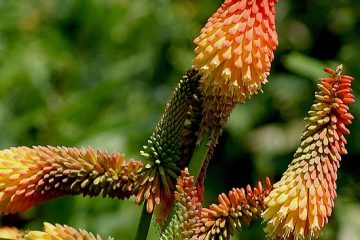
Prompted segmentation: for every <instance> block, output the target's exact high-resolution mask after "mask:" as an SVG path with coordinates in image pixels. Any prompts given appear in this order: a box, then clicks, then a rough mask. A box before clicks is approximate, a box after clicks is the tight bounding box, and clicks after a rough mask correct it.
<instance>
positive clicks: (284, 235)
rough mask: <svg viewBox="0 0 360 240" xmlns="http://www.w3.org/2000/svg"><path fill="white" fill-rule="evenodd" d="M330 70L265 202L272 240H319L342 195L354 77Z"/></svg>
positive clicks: (268, 233) (267, 228)
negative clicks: (343, 158) (343, 157)
mask: <svg viewBox="0 0 360 240" xmlns="http://www.w3.org/2000/svg"><path fill="white" fill-rule="evenodd" d="M341 71H342V66H341V65H340V66H339V67H338V68H337V69H336V71H333V70H331V69H325V72H326V73H328V74H330V75H331V76H330V77H327V78H322V79H321V82H320V83H319V84H318V89H319V91H318V92H317V93H316V94H315V99H316V100H315V102H314V104H313V105H312V106H311V110H310V111H309V117H307V118H306V119H305V120H306V122H307V125H306V126H305V130H304V132H303V135H302V138H301V144H300V146H299V148H298V149H297V151H296V153H295V155H294V160H293V161H292V162H291V163H290V165H289V167H288V169H287V170H286V172H285V173H284V175H283V177H282V178H281V180H280V181H279V182H277V183H276V184H274V189H273V190H272V191H271V193H270V195H269V196H268V197H267V198H266V199H265V203H266V205H267V206H268V208H267V210H266V211H265V212H264V213H263V218H264V220H265V221H267V226H266V228H265V232H266V233H267V236H268V237H269V238H270V239H298V240H303V239H306V238H307V237H308V236H312V237H317V236H318V235H319V233H320V231H321V230H322V229H323V227H324V225H325V224H326V223H327V222H328V217H329V216H330V215H331V212H332V208H333V207H334V198H335V197H336V183H335V180H336V178H337V169H338V168H339V166H340V160H341V155H343V154H346V153H347V151H346V149H345V144H346V139H345V137H344V135H346V134H349V130H348V129H347V128H346V125H348V124H350V123H351V121H352V119H353V116H352V115H351V113H349V107H348V106H347V105H348V104H351V103H353V102H354V96H353V95H352V89H351V82H352V80H353V78H352V77H350V76H346V75H341Z"/></svg>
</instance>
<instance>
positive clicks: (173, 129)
mask: <svg viewBox="0 0 360 240" xmlns="http://www.w3.org/2000/svg"><path fill="white" fill-rule="evenodd" d="M199 77H200V76H199V75H198V72H197V71H196V70H194V69H191V70H189V71H188V72H187V74H186V75H185V76H184V77H183V78H182V79H181V80H180V83H179V84H178V86H177V87H176V89H175V91H174V93H173V95H172V97H171V98H170V100H169V102H168V104H167V106H166V108H165V112H164V114H163V116H162V117H161V119H160V121H159V123H158V125H157V126H156V128H155V131H154V133H153V134H152V135H151V137H150V139H149V140H148V144H147V145H146V146H144V149H143V151H141V155H142V156H144V157H145V161H146V165H145V167H144V169H143V171H142V176H141V177H140V179H139V181H138V184H137V185H138V186H137V188H138V191H137V195H136V200H135V201H136V202H137V203H138V204H141V203H142V202H143V201H146V209H147V212H148V213H151V212H153V210H154V207H155V206H158V207H157V209H156V210H157V213H158V220H160V221H161V220H163V219H164V218H166V216H167V214H168V212H169V211H170V210H171V207H172V205H173V200H174V196H173V195H174V190H175V184H176V179H177V177H178V175H179V174H180V168H179V166H178V164H179V161H180V159H181V140H182V135H183V134H184V133H183V131H184V127H185V124H186V123H185V120H186V119H187V117H188V112H189V109H190V104H191V102H192V101H193V98H194V93H195V91H196V89H197V87H198V81H199Z"/></svg>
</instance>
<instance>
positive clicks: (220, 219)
mask: <svg viewBox="0 0 360 240" xmlns="http://www.w3.org/2000/svg"><path fill="white" fill-rule="evenodd" d="M265 182H266V188H263V187H262V184H261V182H258V185H257V187H255V188H251V187H250V185H248V186H247V187H246V190H245V189H244V188H233V189H232V190H231V191H229V193H228V195H226V194H225V193H222V194H220V195H219V196H218V201H219V204H211V205H210V206H209V208H203V209H202V211H201V218H200V221H199V223H200V224H199V226H198V227H197V230H196V232H197V235H196V238H194V239H200V240H203V239H206V240H207V239H209V240H210V239H213V240H215V239H223V240H225V239H230V237H231V236H232V235H233V234H234V232H235V230H236V229H237V230H239V229H240V228H241V227H242V226H243V225H245V226H248V225H249V224H250V222H251V221H252V220H254V219H255V218H256V217H259V216H260V214H261V213H262V212H263V210H264V209H265V204H264V199H265V197H267V196H268V194H269V192H270V189H271V183H270V180H269V178H266V181H265Z"/></svg>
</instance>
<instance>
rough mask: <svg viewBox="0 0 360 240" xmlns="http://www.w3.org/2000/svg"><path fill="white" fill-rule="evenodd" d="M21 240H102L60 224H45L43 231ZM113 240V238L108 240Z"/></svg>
mask: <svg viewBox="0 0 360 240" xmlns="http://www.w3.org/2000/svg"><path fill="white" fill-rule="evenodd" d="M19 239H21V240H52V239H56V240H68V239H83V240H101V237H100V236H99V235H94V234H92V233H90V232H87V231H85V230H82V229H79V230H76V229H75V228H72V227H69V226H66V225H64V226H62V225H60V224H55V225H52V224H50V223H44V230H43V231H29V232H27V233H25V234H24V236H23V237H21V238H19ZM108 240H112V238H108Z"/></svg>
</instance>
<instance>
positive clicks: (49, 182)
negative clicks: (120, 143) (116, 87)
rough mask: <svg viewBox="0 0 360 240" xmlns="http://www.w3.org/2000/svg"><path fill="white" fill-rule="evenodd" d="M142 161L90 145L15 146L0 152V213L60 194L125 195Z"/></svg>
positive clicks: (134, 180)
mask: <svg viewBox="0 0 360 240" xmlns="http://www.w3.org/2000/svg"><path fill="white" fill-rule="evenodd" d="M142 166H143V164H142V162H139V161H135V160H129V161H126V160H125V155H124V154H121V153H114V154H111V155H109V154H108V153H106V152H104V151H100V150H99V151H96V152H95V151H94V150H92V149H91V148H81V149H77V148H66V147H33V148H29V147H17V148H10V149H5V150H2V151H0V212H1V213H5V214H8V213H16V212H21V211H24V210H26V209H28V208H29V207H32V206H34V205H37V204H39V203H41V202H44V201H46V200H50V199H53V198H56V197H58V196H62V195H69V194H70V195H73V194H81V193H82V194H83V195H88V196H96V195H98V194H100V193H102V195H103V196H109V197H116V198H120V199H123V198H128V197H130V196H131V195H132V194H133V191H134V184H135V182H137V178H138V175H137V171H138V170H139V169H141V168H142Z"/></svg>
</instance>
